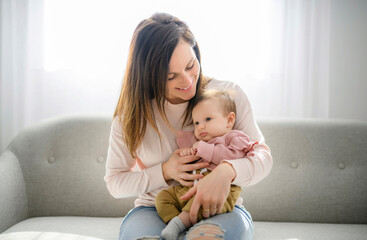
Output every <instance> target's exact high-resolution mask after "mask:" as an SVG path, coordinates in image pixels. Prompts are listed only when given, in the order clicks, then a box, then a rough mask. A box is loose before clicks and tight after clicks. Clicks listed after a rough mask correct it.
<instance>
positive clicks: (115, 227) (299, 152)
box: [0, 115, 367, 240]
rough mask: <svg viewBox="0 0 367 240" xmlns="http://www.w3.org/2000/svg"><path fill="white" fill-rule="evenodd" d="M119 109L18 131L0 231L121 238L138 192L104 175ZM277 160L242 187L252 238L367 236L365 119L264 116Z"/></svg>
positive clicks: (0, 192)
mask: <svg viewBox="0 0 367 240" xmlns="http://www.w3.org/2000/svg"><path fill="white" fill-rule="evenodd" d="M111 121H112V118H111V117H108V116H90V115H88V116H67V117H58V118H54V119H48V120H45V121H42V122H39V123H37V124H35V125H33V126H31V127H29V128H27V129H26V130H24V131H23V132H21V133H20V134H19V135H18V136H17V137H16V138H15V139H14V140H13V141H12V142H11V144H10V145H9V146H8V148H7V149H6V150H5V151H4V152H3V153H2V154H1V156H0V233H1V234H0V240H3V239H7V240H8V239H10V240H11V239H22V240H23V239H38V240H40V239H78V240H84V239H90V240H93V239H95V240H98V239H99V240H101V239H106V240H108V239H111V240H112V239H118V232H119V228H120V224H121V221H122V219H123V217H124V216H125V215H126V214H127V212H128V211H129V210H130V209H131V208H132V207H133V201H134V197H131V198H125V199H114V198H113V197H111V196H110V194H109V193H108V191H107V188H106V186H105V182H104V180H103V177H104V173H105V162H106V154H107V148H108V139H109V132H110V127H111ZM258 124H259V127H260V129H261V130H262V132H263V134H264V136H265V139H266V143H267V144H268V145H269V146H270V148H271V151H272V155H273V159H274V166H273V169H272V172H271V173H270V175H269V176H268V177H267V178H265V179H264V180H263V181H261V182H260V183H258V184H256V185H254V186H251V187H245V188H243V192H242V196H243V198H244V205H245V206H246V208H247V209H248V210H249V211H250V213H251V214H252V217H253V219H254V226H255V234H254V239H256V240H260V239H264V240H265V239H266V240H267V239H284V240H285V239H288V240H290V239H297V240H301V239H302V240H303V239H311V240H313V239H323V240H324V239H333V240H335V239H343V240H345V239H348V240H349V239H367V123H366V122H358V121H349V120H348V121H347V120H285V119H262V120H260V121H258Z"/></svg>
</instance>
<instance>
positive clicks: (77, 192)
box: [9, 116, 134, 217]
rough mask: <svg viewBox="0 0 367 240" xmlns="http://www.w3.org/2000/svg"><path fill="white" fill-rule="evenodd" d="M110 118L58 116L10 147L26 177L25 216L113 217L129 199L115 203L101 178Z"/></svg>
mask: <svg viewBox="0 0 367 240" xmlns="http://www.w3.org/2000/svg"><path fill="white" fill-rule="evenodd" d="M111 123H112V117H111V118H108V117H106V116H79V117H61V118H54V119H49V120H45V121H41V122H40V123H38V124H36V125H34V126H32V127H30V128H28V129H26V130H25V131H24V132H22V133H21V134H19V135H18V136H17V137H16V138H15V139H14V140H13V141H12V143H11V144H10V146H9V149H10V151H12V152H13V153H14V154H15V155H16V156H17V158H18V160H19V162H20V166H21V169H22V171H23V175H24V181H25V187H26V192H27V198H28V211H29V217H36V216H51V215H52V216H63V215H72V216H101V217H104V216H115V217H121V216H122V215H124V214H126V213H127V212H128V210H129V209H130V208H132V207H133V201H134V199H133V198H129V199H114V198H113V197H112V196H111V195H110V194H109V192H108V190H107V188H106V185H105V182H104V180H103V177H104V175H105V163H106V155H107V148H108V139H109V133H110V127H111Z"/></svg>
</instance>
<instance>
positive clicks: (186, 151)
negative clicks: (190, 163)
mask: <svg viewBox="0 0 367 240" xmlns="http://www.w3.org/2000/svg"><path fill="white" fill-rule="evenodd" d="M195 154H196V150H194V149H193V148H185V149H183V150H182V151H181V152H180V156H181V157H184V156H190V155H195Z"/></svg>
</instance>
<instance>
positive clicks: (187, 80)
mask: <svg viewBox="0 0 367 240" xmlns="http://www.w3.org/2000/svg"><path fill="white" fill-rule="evenodd" d="M182 82H184V84H185V85H191V83H192V79H191V77H190V74H189V73H185V74H183V76H182Z"/></svg>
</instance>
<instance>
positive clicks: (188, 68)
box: [186, 61, 195, 70]
mask: <svg viewBox="0 0 367 240" xmlns="http://www.w3.org/2000/svg"><path fill="white" fill-rule="evenodd" d="M194 65H195V61H194V62H193V63H192V65H191V66H190V67H187V68H186V70H190V69H192V68H193V67H194Z"/></svg>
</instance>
